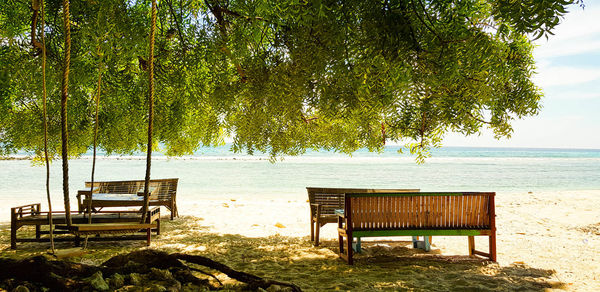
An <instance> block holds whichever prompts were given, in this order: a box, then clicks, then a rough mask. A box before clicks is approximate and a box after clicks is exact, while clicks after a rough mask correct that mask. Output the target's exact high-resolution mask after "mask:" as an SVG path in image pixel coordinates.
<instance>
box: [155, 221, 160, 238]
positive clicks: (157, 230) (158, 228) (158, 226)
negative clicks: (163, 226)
mask: <svg viewBox="0 0 600 292" xmlns="http://www.w3.org/2000/svg"><path fill="white" fill-rule="evenodd" d="M156 235H160V218H159V219H156Z"/></svg>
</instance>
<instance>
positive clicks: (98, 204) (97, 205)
mask: <svg viewBox="0 0 600 292" xmlns="http://www.w3.org/2000/svg"><path fill="white" fill-rule="evenodd" d="M178 181H179V179H177V178H168V179H152V180H150V184H149V192H150V206H165V207H166V208H167V209H169V211H171V220H173V218H174V217H176V216H178V215H179V214H178V212H177V201H176V195H177V183H178ZM85 187H86V189H85V190H79V191H78V192H77V204H78V206H79V212H80V213H84V212H85V210H87V207H88V200H89V198H90V187H91V182H86V183H85ZM93 193H94V197H93V200H92V210H94V211H96V210H99V209H102V208H104V207H131V206H142V205H143V195H144V180H126V181H97V182H94V188H93ZM102 195H105V196H102ZM119 195H122V196H121V197H120V196H119ZM125 195H129V197H126V196H125ZM97 196H98V198H97ZM110 196H113V197H110Z"/></svg>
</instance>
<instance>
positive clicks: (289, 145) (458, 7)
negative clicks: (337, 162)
mask: <svg viewBox="0 0 600 292" xmlns="http://www.w3.org/2000/svg"><path fill="white" fill-rule="evenodd" d="M38 2H39V1H38V0H33V1H27V0H7V1H2V2H1V3H0V113H1V114H0V155H6V154H9V153H12V152H15V151H18V150H26V151H32V152H36V153H39V152H40V151H41V149H43V141H42V137H43V119H42V106H41V105H40V104H41V99H42V94H41V90H42V86H41V71H40V67H41V49H40V47H39V35H40V27H41V26H40V25H39V21H40V17H39V13H40V11H41V10H40V9H39V3H38ZM44 2H45V3H46V6H45V7H46V8H45V17H44V19H45V21H46V24H45V33H46V46H47V56H48V69H47V70H48V74H47V84H48V98H49V103H48V114H49V116H50V120H49V137H50V142H49V143H50V147H51V152H52V153H58V152H59V149H60V134H59V133H60V114H59V113H60V83H61V74H62V69H63V66H64V60H63V53H62V52H63V50H64V29H63V23H62V19H61V12H62V10H61V9H62V6H61V1H59V0H47V1H44ZM150 2H151V1H142V0H139V1H125V0H103V1H93V0H90V1H72V3H71V8H70V10H71V31H72V32H71V39H72V46H71V64H70V71H71V74H70V80H69V84H70V85H69V94H70V96H69V109H68V111H69V113H68V115H69V121H68V123H69V139H70V141H69V147H70V148H69V149H70V154H71V155H79V154H81V153H84V152H86V151H87V149H88V147H90V145H91V144H92V138H93V124H94V122H93V120H94V107H95V105H94V102H93V99H94V95H95V89H96V85H97V79H98V70H100V73H101V75H102V86H101V89H102V90H101V93H100V95H101V104H100V114H99V115H100V117H99V123H100V127H99V134H98V142H99V146H100V147H101V148H103V149H105V150H106V151H107V152H108V153H130V152H133V151H141V150H144V149H145V139H146V127H145V125H146V124H147V118H148V117H147V112H148V111H147V107H148V105H147V99H146V89H147V88H148V83H147V82H148V79H147V73H146V70H147V67H148V60H146V58H147V57H146V56H147V44H148V34H149V31H150V29H149V25H150V21H149V17H150V4H151V3H150ZM572 4H580V5H583V4H582V3H580V1H566V0H559V1H535V0H527V1H512V0H465V1H446V0H443V1H442V0H439V1H433V0H431V1H427V0H399V1H391V0H390V1H388V0H383V1H381V0H380V1H364V0H348V1H326V0H310V1H300V0H277V1H273V0H254V1H248V0H240V1H237V0H226V1H224V0H205V1H200V0H162V1H159V5H158V19H157V31H156V49H155V61H154V65H155V82H156V97H155V113H156V114H155V122H154V129H155V130H154V137H155V144H156V147H157V148H158V147H164V149H162V150H163V151H164V152H165V153H166V154H168V155H183V154H189V153H191V152H193V151H194V150H196V149H198V147H200V146H203V145H206V146H209V145H216V144H221V143H223V141H224V138H225V137H227V136H230V137H232V138H233V146H232V148H233V150H235V151H248V152H250V153H252V152H254V151H263V152H267V153H269V154H270V155H272V156H277V155H281V154H292V155H293V154H301V153H303V152H304V151H305V150H306V149H308V148H325V149H335V150H337V151H341V152H347V153H351V152H352V151H354V150H356V149H358V148H361V147H367V148H369V149H370V150H380V149H382V147H383V145H384V144H385V141H395V142H400V143H408V145H409V146H410V149H411V151H412V152H415V153H418V154H420V156H419V157H420V158H422V157H423V156H424V155H426V153H427V150H428V149H429V147H435V146H439V144H440V142H441V141H442V139H443V137H444V135H445V134H446V133H448V132H449V131H455V132H460V133H462V134H465V135H471V134H476V133H478V132H479V131H481V129H482V128H483V127H489V128H491V129H492V130H493V131H494V133H495V134H496V136H498V137H509V136H510V135H511V132H512V128H511V122H512V121H513V120H514V119H516V118H523V117H526V116H531V115H535V114H537V113H538V112H539V110H540V107H541V105H540V99H541V97H542V93H541V91H540V89H539V88H538V87H536V86H535V84H534V83H533V82H532V80H531V77H532V75H533V74H534V70H535V64H534V60H533V57H532V49H533V45H532V39H535V38H539V37H543V36H546V37H547V36H548V35H549V34H552V30H553V29H554V28H555V27H556V26H557V25H558V24H559V22H560V19H561V17H562V16H563V15H564V14H565V13H567V8H568V6H569V5H572Z"/></svg>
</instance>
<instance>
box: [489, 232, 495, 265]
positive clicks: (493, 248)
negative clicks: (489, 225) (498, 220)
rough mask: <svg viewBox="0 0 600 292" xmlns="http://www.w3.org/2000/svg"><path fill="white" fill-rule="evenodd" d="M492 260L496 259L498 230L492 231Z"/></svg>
mask: <svg viewBox="0 0 600 292" xmlns="http://www.w3.org/2000/svg"><path fill="white" fill-rule="evenodd" d="M490 260H492V261H493V262H495V261H496V231H495V230H494V231H493V232H492V235H490Z"/></svg>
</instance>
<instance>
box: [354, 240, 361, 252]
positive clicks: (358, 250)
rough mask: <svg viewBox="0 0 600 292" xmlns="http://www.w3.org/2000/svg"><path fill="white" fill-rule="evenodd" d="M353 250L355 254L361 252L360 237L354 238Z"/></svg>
mask: <svg viewBox="0 0 600 292" xmlns="http://www.w3.org/2000/svg"><path fill="white" fill-rule="evenodd" d="M354 250H355V251H356V252H357V253H359V252H361V245H360V237H357V238H356V244H354Z"/></svg>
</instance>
